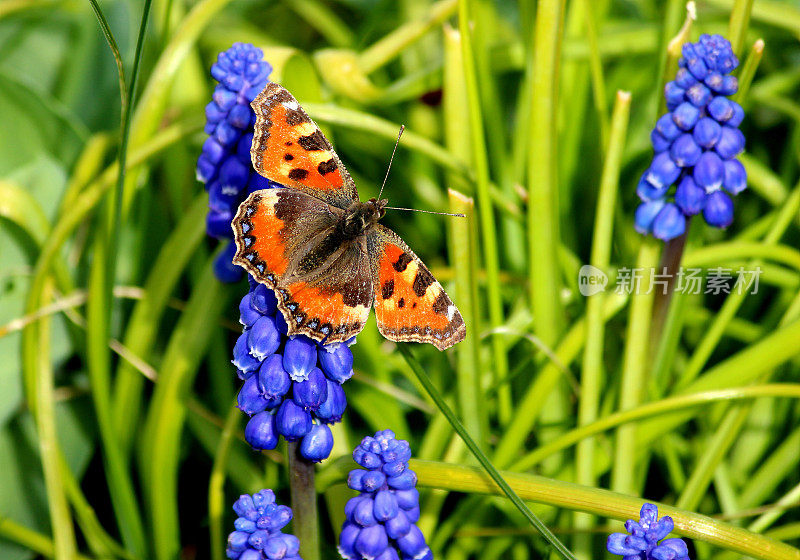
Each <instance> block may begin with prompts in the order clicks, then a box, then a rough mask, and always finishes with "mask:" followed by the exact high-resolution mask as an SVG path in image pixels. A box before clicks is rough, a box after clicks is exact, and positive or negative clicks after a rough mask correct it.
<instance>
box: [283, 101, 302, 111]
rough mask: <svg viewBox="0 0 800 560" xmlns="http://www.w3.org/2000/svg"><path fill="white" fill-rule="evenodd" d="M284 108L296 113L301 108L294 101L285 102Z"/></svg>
mask: <svg viewBox="0 0 800 560" xmlns="http://www.w3.org/2000/svg"><path fill="white" fill-rule="evenodd" d="M283 106H284V107H286V108H287V109H289V110H290V111H295V110H297V109H298V108H299V107H300V105H298V104H297V101H294V100H293V101H284V102H283Z"/></svg>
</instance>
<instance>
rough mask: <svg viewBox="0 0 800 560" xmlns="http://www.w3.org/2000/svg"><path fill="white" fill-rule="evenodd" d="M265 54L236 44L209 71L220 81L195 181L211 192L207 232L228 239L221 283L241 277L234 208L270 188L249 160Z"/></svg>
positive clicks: (220, 262)
mask: <svg viewBox="0 0 800 560" xmlns="http://www.w3.org/2000/svg"><path fill="white" fill-rule="evenodd" d="M263 56H264V54H263V53H262V52H261V49H258V48H256V47H254V46H253V45H249V44H245V43H234V45H233V46H232V47H231V48H229V49H228V50H227V51H223V52H221V53H219V57H218V58H217V62H216V63H214V65H213V66H211V75H212V76H213V77H214V78H215V79H216V80H217V81H218V82H219V84H218V85H217V87H216V88H215V89H214V95H213V96H212V101H211V103H209V104H208V105H206V126H205V132H206V133H207V134H208V138H207V139H206V141H205V143H203V150H202V152H201V153H200V157H199V158H198V159H197V179H198V180H199V181H202V182H203V183H205V188H206V190H207V191H208V206H209V211H208V216H207V218H206V232H207V233H208V235H211V236H213V237H216V238H218V239H220V240H221V241H228V245H227V247H226V248H225V251H224V252H223V253H222V254H221V255H220V256H219V258H218V259H217V261H216V262H215V263H214V271H215V273H216V275H217V277H218V278H219V279H220V280H222V281H223V282H236V281H238V280H240V279H241V277H242V270H241V269H240V268H239V267H237V266H234V265H233V264H231V260H232V259H233V254H234V253H235V251H236V247H235V245H234V242H233V231H232V230H231V220H232V219H233V216H234V215H235V214H236V209H237V208H238V207H239V204H241V202H242V201H243V200H244V199H245V198H246V197H247V195H249V194H250V193H251V192H253V191H257V190H260V189H267V188H270V187H271V183H270V182H269V181H268V180H267V179H265V178H264V177H262V176H261V175H259V174H258V173H256V172H255V170H254V169H253V165H252V163H251V162H250V144H251V143H252V142H253V125H254V124H255V120H256V116H255V113H254V112H253V109H252V108H251V107H250V102H251V101H253V99H255V97H256V95H258V94H259V93H260V92H261V90H262V89H264V87H266V85H267V77H268V76H269V74H270V72H272V66H270V65H269V64H268V63H267V62H265V61H264V60H263Z"/></svg>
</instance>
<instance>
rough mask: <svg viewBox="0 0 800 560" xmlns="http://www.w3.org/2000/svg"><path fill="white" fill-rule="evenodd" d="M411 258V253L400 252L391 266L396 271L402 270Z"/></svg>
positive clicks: (406, 266)
mask: <svg viewBox="0 0 800 560" xmlns="http://www.w3.org/2000/svg"><path fill="white" fill-rule="evenodd" d="M412 260H414V259H412V258H411V255H409V254H408V253H401V254H400V256H399V257H397V260H396V261H395V262H393V263H392V268H394V269H395V270H396V271H397V272H403V271H404V270H405V269H406V268H408V263H410V262H411V261H412Z"/></svg>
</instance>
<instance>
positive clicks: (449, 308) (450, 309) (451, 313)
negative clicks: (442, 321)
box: [447, 305, 456, 321]
mask: <svg viewBox="0 0 800 560" xmlns="http://www.w3.org/2000/svg"><path fill="white" fill-rule="evenodd" d="M455 314H456V306H455V305H448V306H447V320H448V321H452V320H453V316H454V315H455Z"/></svg>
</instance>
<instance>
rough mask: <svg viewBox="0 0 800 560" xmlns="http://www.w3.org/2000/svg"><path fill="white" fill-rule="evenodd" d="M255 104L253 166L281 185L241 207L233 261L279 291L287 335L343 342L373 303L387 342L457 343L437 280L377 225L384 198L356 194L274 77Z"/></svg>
mask: <svg viewBox="0 0 800 560" xmlns="http://www.w3.org/2000/svg"><path fill="white" fill-rule="evenodd" d="M251 106H252V107H253V110H254V111H255V113H256V124H255V133H254V135H253V145H252V148H251V150H250V154H251V157H252V160H253V166H254V167H255V169H256V171H258V172H259V173H260V174H261V175H263V176H264V177H266V178H267V179H269V180H270V181H274V182H276V183H280V184H281V185H284V186H285V188H275V189H265V190H260V191H256V192H254V193H253V194H251V195H250V196H249V197H248V198H247V200H245V201H244V202H243V203H242V204H241V205H240V206H239V211H238V212H237V213H236V217H235V218H234V219H233V231H234V234H235V238H236V248H237V251H236V256H235V257H234V259H233V262H234V263H235V264H238V265H240V266H242V267H244V268H245V270H247V271H248V272H249V273H250V274H251V275H252V276H253V277H254V278H255V279H256V280H258V281H259V282H261V283H262V284H266V285H267V286H268V287H270V288H272V289H273V290H274V291H275V295H276V296H277V298H278V307H279V309H280V310H281V312H282V313H283V316H284V318H285V319H286V323H287V324H288V326H289V334H290V335H294V334H304V335H306V336H309V337H311V338H313V339H315V340H318V341H324V342H326V343H330V342H341V341H344V340H347V339H349V338H351V337H352V336H354V335H356V334H358V333H359V332H361V329H363V328H364V323H365V322H366V320H367V317H368V316H369V309H370V306H372V305H373V304H374V305H375V315H376V317H377V319H378V329H379V330H380V332H381V334H383V336H385V337H386V338H388V339H389V340H394V341H398V342H407V341H413V342H430V343H431V344H433V345H434V346H436V347H437V348H438V349H439V350H444V349H445V348H449V347H450V346H452V345H454V344H455V343H457V342H459V341H461V340H463V339H464V335H465V334H466V330H467V328H466V325H465V324H464V319H462V317H461V314H460V313H459V312H458V309H457V308H456V306H455V305H454V304H453V302H452V301H451V300H450V298H449V297H448V296H447V294H446V293H445V291H444V289H442V286H441V285H440V284H439V282H437V281H436V279H435V278H434V277H433V275H432V274H431V273H430V271H429V270H428V269H427V267H426V266H425V265H424V264H422V261H421V260H420V259H419V257H417V255H415V254H414V253H413V251H411V249H409V248H408V246H407V245H406V244H405V243H404V242H403V240H402V239H400V237H399V236H398V235H397V234H396V233H394V232H393V231H392V230H390V229H388V228H386V227H384V226H382V225H381V224H379V223H378V220H380V219H381V218H382V217H383V215H384V214H385V207H386V204H387V201H386V200H376V199H374V198H372V199H370V200H368V201H367V202H361V201H359V199H358V192H357V191H356V185H355V183H354V182H353V179H352V178H350V174H349V173H348V172H347V170H346V169H345V168H344V165H342V162H341V161H340V160H339V157H338V156H337V155H336V153H335V152H334V151H333V148H332V147H331V145H330V143H329V142H328V140H327V139H326V138H325V136H323V134H322V132H321V131H320V130H319V128H318V127H317V125H316V124H315V123H314V121H312V120H311V118H310V117H309V116H308V114H306V112H305V111H304V110H303V109H302V108H301V107H300V105H299V104H298V103H297V100H296V99H295V98H294V97H293V96H292V94H291V93H289V92H288V91H287V90H286V89H285V88H283V87H281V86H279V85H278V84H274V83H270V84H267V87H266V88H265V89H264V91H262V92H261V93H260V94H259V95H258V96H257V97H256V98H255V100H253V103H252V104H251Z"/></svg>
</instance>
